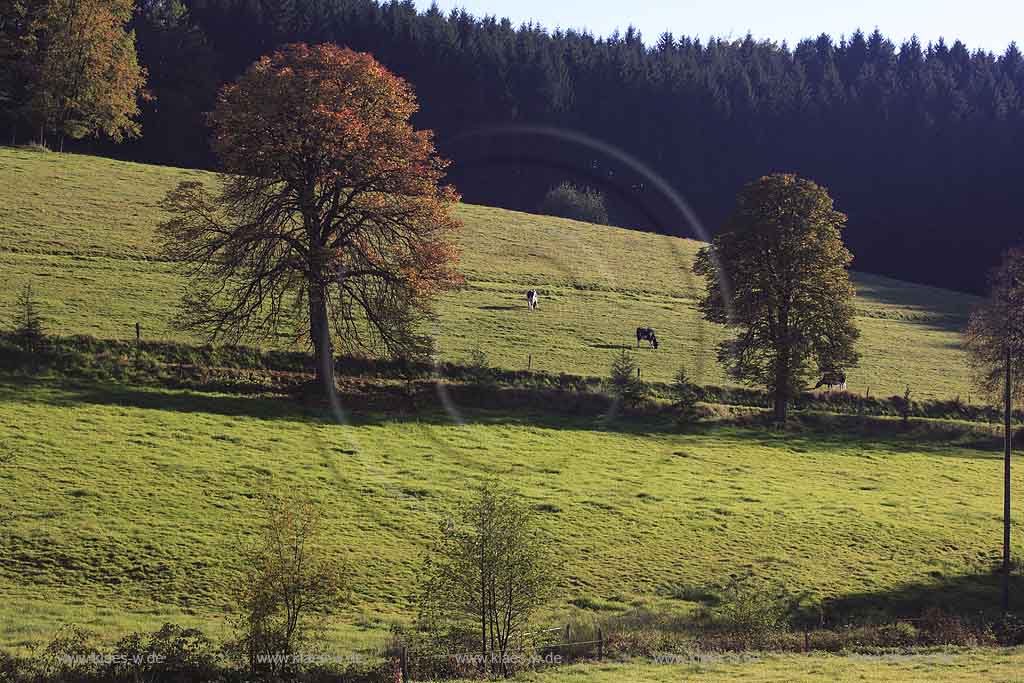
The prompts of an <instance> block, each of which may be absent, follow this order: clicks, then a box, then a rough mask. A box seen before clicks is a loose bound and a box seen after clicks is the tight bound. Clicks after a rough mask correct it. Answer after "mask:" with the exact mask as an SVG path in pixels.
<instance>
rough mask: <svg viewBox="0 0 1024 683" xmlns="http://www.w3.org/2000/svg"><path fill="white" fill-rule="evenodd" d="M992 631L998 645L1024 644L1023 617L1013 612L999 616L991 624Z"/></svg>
mask: <svg viewBox="0 0 1024 683" xmlns="http://www.w3.org/2000/svg"><path fill="white" fill-rule="evenodd" d="M992 633H993V635H994V636H995V639H996V642H998V643H999V644H1000V645H1005V646H1015V645H1024V618H1021V617H1019V616H1017V615H1015V614H1007V615H1006V616H1004V617H1000V618H999V619H998V620H997V621H996V622H995V623H994V624H992Z"/></svg>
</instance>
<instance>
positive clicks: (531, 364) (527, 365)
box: [526, 353, 533, 370]
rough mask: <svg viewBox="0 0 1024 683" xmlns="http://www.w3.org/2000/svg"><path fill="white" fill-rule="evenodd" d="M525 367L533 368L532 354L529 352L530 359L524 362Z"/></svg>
mask: <svg viewBox="0 0 1024 683" xmlns="http://www.w3.org/2000/svg"><path fill="white" fill-rule="evenodd" d="M526 369H527V370H533V354H532V353H531V354H530V360H528V361H527V362H526Z"/></svg>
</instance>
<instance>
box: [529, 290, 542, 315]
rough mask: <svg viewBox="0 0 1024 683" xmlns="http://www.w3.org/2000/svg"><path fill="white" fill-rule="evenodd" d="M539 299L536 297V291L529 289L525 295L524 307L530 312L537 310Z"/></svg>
mask: <svg viewBox="0 0 1024 683" xmlns="http://www.w3.org/2000/svg"><path fill="white" fill-rule="evenodd" d="M538 303H539V298H538V296H537V290H535V289H531V290H530V291H528V292H527V293H526V306H527V307H528V308H529V309H530V310H531V311H532V310H533V309H535V308H537V304H538Z"/></svg>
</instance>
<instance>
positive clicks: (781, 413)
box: [774, 387, 789, 423]
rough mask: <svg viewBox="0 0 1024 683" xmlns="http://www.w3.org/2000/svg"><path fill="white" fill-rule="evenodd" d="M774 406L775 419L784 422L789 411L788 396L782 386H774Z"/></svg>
mask: <svg viewBox="0 0 1024 683" xmlns="http://www.w3.org/2000/svg"><path fill="white" fill-rule="evenodd" d="M774 407H775V421H776V422H780V423H784V422H785V421H786V417H787V415H788V413H789V397H788V396H786V390H785V389H783V388H782V387H776V388H775V397H774Z"/></svg>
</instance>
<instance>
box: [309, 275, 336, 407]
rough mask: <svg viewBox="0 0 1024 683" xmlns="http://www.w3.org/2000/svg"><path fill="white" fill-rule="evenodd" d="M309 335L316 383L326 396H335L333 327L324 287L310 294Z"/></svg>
mask: <svg viewBox="0 0 1024 683" xmlns="http://www.w3.org/2000/svg"><path fill="white" fill-rule="evenodd" d="M309 335H310V338H311V339H312V340H313V357H314V361H315V364H316V381H317V383H318V384H319V385H320V386H321V387H322V388H323V390H324V394H325V396H327V398H330V397H332V396H333V395H334V392H335V385H334V349H333V347H332V346H331V326H330V323H329V322H328V320H327V299H326V297H325V296H324V290H323V288H322V287H318V286H313V287H311V288H310V292H309Z"/></svg>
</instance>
